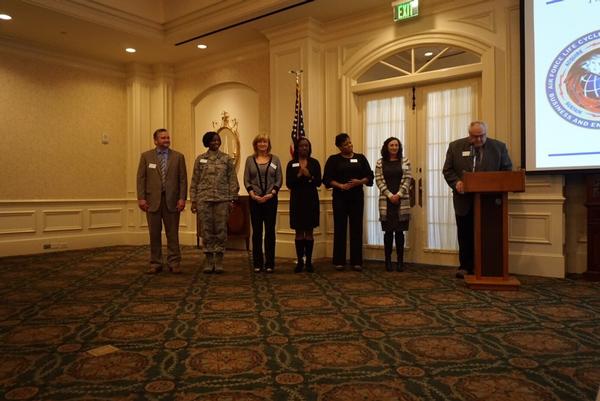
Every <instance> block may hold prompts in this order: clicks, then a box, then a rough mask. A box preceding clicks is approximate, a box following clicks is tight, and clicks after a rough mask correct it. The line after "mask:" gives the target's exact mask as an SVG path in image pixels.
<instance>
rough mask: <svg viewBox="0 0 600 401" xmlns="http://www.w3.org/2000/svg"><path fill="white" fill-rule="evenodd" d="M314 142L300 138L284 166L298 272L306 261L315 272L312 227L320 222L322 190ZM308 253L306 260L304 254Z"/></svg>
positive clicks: (310, 271)
mask: <svg viewBox="0 0 600 401" xmlns="http://www.w3.org/2000/svg"><path fill="white" fill-rule="evenodd" d="M311 153H312V146H311V144H310V141H309V140H308V139H307V138H300V139H299V140H298V142H297V143H296V147H295V148H294V158H293V159H292V160H290V161H289V163H288V164H287V167H286V170H285V183H286V185H287V187H288V188H289V189H290V227H291V228H293V229H294V230H296V241H295V243H296V256H297V258H298V263H297V264H296V269H295V270H294V271H295V272H296V273H300V272H301V271H302V269H303V268H304V266H305V263H306V271H307V272H309V273H312V272H313V271H314V270H313V265H312V251H313V246H314V243H315V241H314V239H313V229H314V228H315V227H318V226H319V214H320V210H319V193H318V191H317V188H318V187H320V186H321V165H320V164H319V162H318V161H317V160H316V159H313V158H312V157H310V155H311ZM304 256H306V262H305V261H304V259H303V257H304Z"/></svg>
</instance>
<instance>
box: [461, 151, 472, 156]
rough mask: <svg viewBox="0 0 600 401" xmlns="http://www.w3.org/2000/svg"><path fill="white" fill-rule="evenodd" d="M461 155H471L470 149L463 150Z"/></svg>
mask: <svg viewBox="0 0 600 401" xmlns="http://www.w3.org/2000/svg"><path fill="white" fill-rule="evenodd" d="M462 155H463V157H467V156H471V151H470V150H463V153H462Z"/></svg>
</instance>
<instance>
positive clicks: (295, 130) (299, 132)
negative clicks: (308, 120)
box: [290, 71, 306, 157]
mask: <svg viewBox="0 0 600 401" xmlns="http://www.w3.org/2000/svg"><path fill="white" fill-rule="evenodd" d="M290 72H294V73H295V74H296V109H295V111H294V125H293V126H292V144H291V145H290V155H292V157H293V155H294V148H295V147H296V144H297V143H298V140H299V139H300V138H302V137H305V136H306V134H305V133H304V117H303V116H302V95H301V93H300V73H302V71H299V72H295V71H290Z"/></svg>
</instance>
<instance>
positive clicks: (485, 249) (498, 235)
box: [475, 193, 504, 277]
mask: <svg viewBox="0 0 600 401" xmlns="http://www.w3.org/2000/svg"><path fill="white" fill-rule="evenodd" d="M480 197H481V216H485V218H482V219H481V227H480V231H481V232H480V236H481V237H480V238H481V274H482V276H486V277H502V276H503V274H504V266H503V263H504V255H503V252H502V244H503V241H502V239H503V236H504V232H503V230H502V222H503V215H502V194H501V193H482V194H480ZM475 235H477V233H475Z"/></svg>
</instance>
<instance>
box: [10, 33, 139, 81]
mask: <svg viewBox="0 0 600 401" xmlns="http://www.w3.org/2000/svg"><path fill="white" fill-rule="evenodd" d="M0 51H1V52H7V53H12V54H16V55H17V56H21V57H27V58H30V59H35V60H40V61H43V62H47V63H53V64H60V65H64V66H67V67H72V68H78V69H82V70H85V71H90V72H93V73H98V74H102V75H108V76H111V77H117V78H126V76H127V74H126V71H125V68H124V66H123V65H118V64H110V63H105V62H100V61H94V60H90V59H89V58H87V57H77V56H73V55H68V54H65V53H62V52H60V51H58V50H55V49H48V48H40V47H38V46H36V45H34V44H32V43H28V42H24V41H22V40H17V39H14V38H10V37H6V36H0Z"/></svg>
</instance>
